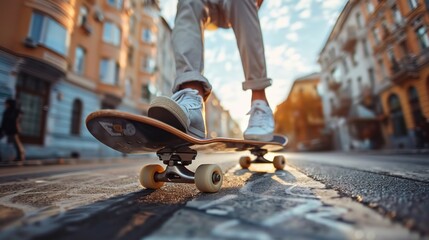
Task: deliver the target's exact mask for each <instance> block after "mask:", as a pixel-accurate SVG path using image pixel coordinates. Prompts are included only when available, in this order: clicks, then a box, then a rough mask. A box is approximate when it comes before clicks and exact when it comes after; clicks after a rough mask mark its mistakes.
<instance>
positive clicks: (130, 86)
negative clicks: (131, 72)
mask: <svg viewBox="0 0 429 240" xmlns="http://www.w3.org/2000/svg"><path fill="white" fill-rule="evenodd" d="M132 93H133V81H132V80H131V78H127V80H126V81H125V96H127V97H131V96H132Z"/></svg>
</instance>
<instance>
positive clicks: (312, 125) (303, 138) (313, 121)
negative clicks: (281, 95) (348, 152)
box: [274, 73, 330, 150]
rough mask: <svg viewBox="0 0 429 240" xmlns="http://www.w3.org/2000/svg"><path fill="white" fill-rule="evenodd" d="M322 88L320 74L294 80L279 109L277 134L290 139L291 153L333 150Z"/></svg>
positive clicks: (276, 115)
mask: <svg viewBox="0 0 429 240" xmlns="http://www.w3.org/2000/svg"><path fill="white" fill-rule="evenodd" d="M319 84H320V74H319V73H312V74H309V75H306V76H303V77H300V78H297V79H295V81H294V83H293V85H292V87H291V90H290V92H289V95H288V97H287V99H286V100H285V101H283V102H282V103H280V104H279V105H277V107H276V110H275V112H274V120H275V123H276V124H275V132H276V133H279V134H282V135H286V136H287V137H288V139H289V143H288V148H290V149H293V150H322V149H327V148H329V147H330V142H329V140H328V136H326V135H325V131H324V128H325V121H324V117H323V107H322V98H321V96H320V95H319V91H318V86H319Z"/></svg>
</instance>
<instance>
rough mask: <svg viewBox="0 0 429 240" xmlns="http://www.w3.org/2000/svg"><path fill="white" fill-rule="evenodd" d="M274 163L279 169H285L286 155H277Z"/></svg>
mask: <svg viewBox="0 0 429 240" xmlns="http://www.w3.org/2000/svg"><path fill="white" fill-rule="evenodd" d="M273 165H274V167H275V168H276V169H277V170H283V168H285V166H286V159H285V157H284V156H281V155H279V156H275V157H274V159H273Z"/></svg>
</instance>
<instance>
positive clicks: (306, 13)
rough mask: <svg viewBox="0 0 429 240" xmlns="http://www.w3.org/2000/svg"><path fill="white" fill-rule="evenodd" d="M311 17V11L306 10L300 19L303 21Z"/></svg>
mask: <svg viewBox="0 0 429 240" xmlns="http://www.w3.org/2000/svg"><path fill="white" fill-rule="evenodd" d="M310 16H311V9H305V10H304V11H302V12H301V13H300V14H299V17H300V18H302V19H305V18H309V17H310Z"/></svg>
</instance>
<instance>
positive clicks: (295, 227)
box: [0, 153, 429, 239]
mask: <svg viewBox="0 0 429 240" xmlns="http://www.w3.org/2000/svg"><path fill="white" fill-rule="evenodd" d="M240 156H241V155H240V154H212V155H201V156H200V157H199V158H198V161H196V162H195V164H193V165H191V170H195V169H196V167H197V166H198V165H199V164H202V163H213V162H216V163H217V164H219V165H221V168H222V170H223V171H224V173H225V177H224V184H223V187H222V189H221V191H220V192H219V193H215V194H202V193H199V192H198V190H197V189H196V188H195V186H194V185H193V184H166V185H165V186H164V187H162V188H161V189H159V190H156V191H152V190H146V189H143V188H142V187H141V186H140V185H139V184H138V181H137V179H138V172H139V169H140V168H141V166H142V165H144V164H148V163H159V161H157V160H156V159H155V156H154V155H145V156H142V157H141V159H122V160H117V161H111V162H97V163H85V164H81V163H80V164H75V165H56V166H36V167H17V168H1V169H0V239H94V238H96V239H106V238H107V239H141V238H147V239H202V238H203V239H290V238H293V239H295V238H299V239H427V238H428V235H429V234H428V227H427V226H426V225H427V224H426V225H425V222H426V223H427V222H428V221H427V220H428V219H427V218H428V210H429V206H428V205H427V204H428V203H427V202H428V201H427V199H428V193H429V191H428V190H429V189H428V174H427V173H428V160H426V156H386V155H371V154H366V155H362V154H360V155H358V154H338V153H329V154H326V153H317V154H291V153H286V154H285V156H286V158H287V159H288V166H287V167H286V169H285V170H284V171H275V169H274V167H273V166H271V165H270V164H261V165H252V166H251V167H250V169H249V170H243V169H240V168H239V166H237V161H238V158H239V157H240ZM269 157H273V155H270V156H269ZM303 173H305V174H303ZM306 174H307V175H306ZM309 176H310V177H309Z"/></svg>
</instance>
